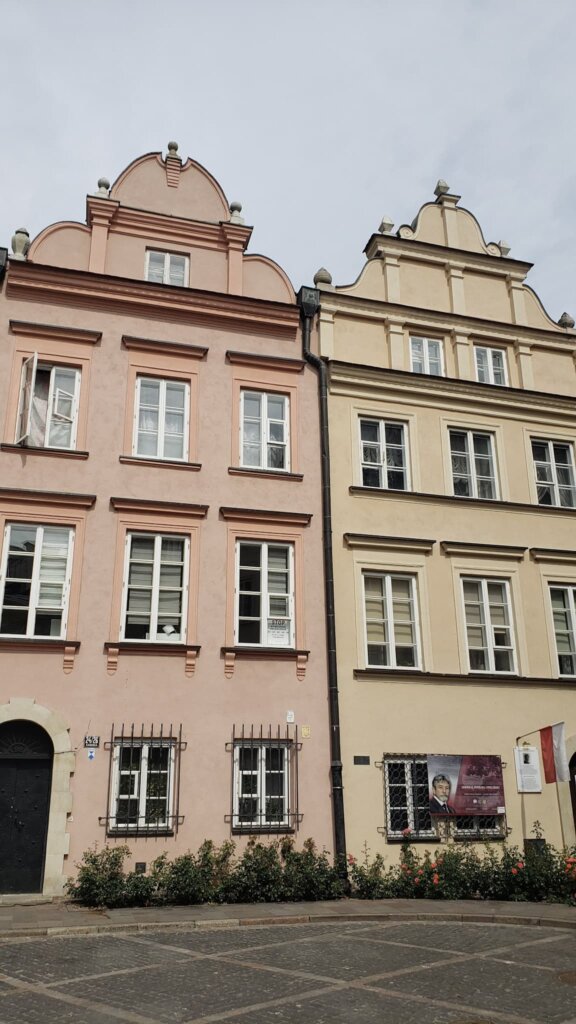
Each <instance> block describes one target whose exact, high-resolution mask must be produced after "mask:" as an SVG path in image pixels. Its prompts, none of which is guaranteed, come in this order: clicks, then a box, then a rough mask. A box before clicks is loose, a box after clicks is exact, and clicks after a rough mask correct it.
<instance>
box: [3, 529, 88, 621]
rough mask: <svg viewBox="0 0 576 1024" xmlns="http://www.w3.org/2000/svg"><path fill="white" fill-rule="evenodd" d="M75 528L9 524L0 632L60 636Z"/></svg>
mask: <svg viewBox="0 0 576 1024" xmlns="http://www.w3.org/2000/svg"><path fill="white" fill-rule="evenodd" d="M73 537H74V531H73V529H72V528H69V527H59V526H30V525H28V524H23V523H12V524H10V525H9V526H7V527H6V530H5V534H4V554H3V559H2V573H1V577H0V587H1V590H0V593H1V604H2V617H1V620H0V634H2V635H3V636H27V637H41V636H44V637H52V638H56V637H60V638H61V637H64V636H66V615H67V610H68V593H69V589H70V572H71V566H72V544H73Z"/></svg>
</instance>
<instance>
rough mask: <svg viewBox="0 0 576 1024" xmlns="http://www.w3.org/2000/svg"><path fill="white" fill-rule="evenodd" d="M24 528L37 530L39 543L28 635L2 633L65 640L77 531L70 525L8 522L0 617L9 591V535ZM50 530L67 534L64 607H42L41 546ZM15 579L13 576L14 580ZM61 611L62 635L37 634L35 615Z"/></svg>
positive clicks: (0, 581) (0, 576)
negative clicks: (5, 594) (14, 528)
mask: <svg viewBox="0 0 576 1024" xmlns="http://www.w3.org/2000/svg"><path fill="white" fill-rule="evenodd" d="M19 526H20V527H24V528H25V529H30V530H36V541H35V544H34V555H33V558H32V576H31V577H30V603H29V605H28V618H27V622H26V632H25V633H2V634H1V636H3V637H20V638H28V639H31V638H34V637H36V638H42V639H45V640H62V639H63V638H65V637H66V630H67V626H68V603H69V597H70V585H71V579H72V559H73V552H74V528H73V527H71V526H60V525H59V524H54V525H48V524H46V525H41V524H40V525H37V524H35V523H24V522H11V523H7V524H6V527H5V529H4V550H3V553H2V566H1V569H0V616H1V614H2V612H3V610H4V593H5V589H6V582H7V573H8V558H9V553H10V533H11V529H12V527H19ZM46 529H48V530H60V531H61V532H62V533H68V549H67V553H66V570H65V578H64V580H63V581H62V604H61V606H56V605H54V606H49V605H45V606H40V587H41V583H42V580H41V578H40V568H41V560H42V547H43V543H44V531H45V530H46ZM11 578H12V577H11ZM49 610H52V611H61V612H62V619H61V624H60V633H59V634H58V635H55V634H46V633H36V632H35V631H34V626H35V624H36V615H37V613H38V611H40V612H42V611H49Z"/></svg>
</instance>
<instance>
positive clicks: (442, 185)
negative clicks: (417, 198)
mask: <svg viewBox="0 0 576 1024" xmlns="http://www.w3.org/2000/svg"><path fill="white" fill-rule="evenodd" d="M449 191H450V185H449V184H448V182H447V181H444V178H438V181H437V182H436V188H435V189H434V195H435V196H438V198H440V196H445V195H446V194H447V193H448V192H449Z"/></svg>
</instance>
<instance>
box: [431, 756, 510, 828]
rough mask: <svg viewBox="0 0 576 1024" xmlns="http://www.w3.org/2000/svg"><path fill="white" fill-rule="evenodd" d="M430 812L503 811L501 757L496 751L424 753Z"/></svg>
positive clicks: (488, 812) (468, 812)
mask: <svg viewBox="0 0 576 1024" xmlns="http://www.w3.org/2000/svg"><path fill="white" fill-rule="evenodd" d="M427 762H428V796H429V803H430V814H432V815H455V814H457V815H462V816H464V815H466V816H468V815H476V814H480V815H484V814H486V815H488V814H504V813H505V810H506V808H505V805H504V780H503V778H502V761H501V759H500V757H498V755H496V754H428V757H427Z"/></svg>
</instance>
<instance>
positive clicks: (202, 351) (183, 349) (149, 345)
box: [122, 334, 208, 359]
mask: <svg viewBox="0 0 576 1024" xmlns="http://www.w3.org/2000/svg"><path fill="white" fill-rule="evenodd" d="M122 345H123V347H124V348H128V349H135V350H137V351H139V352H163V353H164V354H165V355H169V356H188V358H189V359H206V356H207V354H208V349H207V348H206V346H203V345H185V344H183V343H182V342H179V341H158V340H156V339H155V338H134V337H133V336H132V335H130V334H123V335H122Z"/></svg>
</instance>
